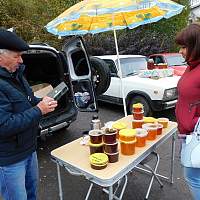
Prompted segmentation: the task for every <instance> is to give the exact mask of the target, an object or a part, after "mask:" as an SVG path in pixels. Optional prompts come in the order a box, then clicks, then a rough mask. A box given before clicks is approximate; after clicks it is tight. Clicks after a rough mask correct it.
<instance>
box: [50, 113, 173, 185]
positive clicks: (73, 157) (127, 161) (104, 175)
mask: <svg viewBox="0 0 200 200" xmlns="http://www.w3.org/2000/svg"><path fill="white" fill-rule="evenodd" d="M118 121H123V122H125V123H127V124H128V127H131V121H132V115H129V116H127V117H124V118H122V119H120V120H118ZM176 131H177V123H175V122H169V126H168V127H167V128H165V129H163V133H162V135H158V136H157V138H156V140H154V141H148V140H147V143H146V146H145V147H136V149H135V154H134V155H131V156H125V155H122V154H121V153H119V161H118V162H116V163H108V166H107V167H106V168H105V169H102V170H95V169H92V168H91V166H90V161H89V155H90V151H89V147H88V146H83V145H81V144H80V141H81V139H82V138H79V139H77V140H74V141H72V142H70V143H68V144H66V145H63V146H61V147H59V148H57V149H55V150H53V151H52V152H51V155H52V158H53V159H54V160H56V162H58V163H59V164H60V165H64V166H65V167H66V168H69V169H71V170H73V171H74V170H75V172H79V173H81V174H83V175H84V176H86V177H87V178H88V179H91V180H92V181H93V182H95V183H97V184H100V185H102V186H105V185H112V184H113V183H114V182H116V181H117V179H118V180H119V178H120V177H123V176H124V175H126V174H127V173H128V172H129V171H130V170H131V169H132V168H134V166H136V165H137V164H138V163H139V162H141V161H142V160H143V159H144V158H145V157H146V156H147V155H149V154H150V152H152V151H153V150H154V149H155V148H156V147H157V146H159V145H160V144H161V143H162V142H165V141H166V140H167V139H168V138H169V137H171V136H172V135H173V134H175V132H176ZM119 151H120V145H119Z"/></svg>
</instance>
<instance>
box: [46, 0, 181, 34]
mask: <svg viewBox="0 0 200 200" xmlns="http://www.w3.org/2000/svg"><path fill="white" fill-rule="evenodd" d="M182 9H183V6H182V5H180V4H177V3H175V2H172V1H170V0H123V1H121V0H112V1H111V0H85V1H81V2H79V3H77V4H75V5H74V6H72V7H70V8H69V9H67V10H66V11H65V12H63V13H62V14H61V15H59V16H58V17H57V18H55V19H54V20H53V21H51V22H49V23H48V24H47V25H46V28H47V31H48V32H50V33H52V34H54V35H58V36H66V35H83V34H86V33H92V34H95V33H100V32H105V31H110V30H113V29H124V28H130V29H132V28H135V27H137V26H140V25H143V24H148V23H152V22H156V21H158V20H160V19H162V18H170V17H172V16H174V15H177V14H179V13H180V12H181V11H182Z"/></svg>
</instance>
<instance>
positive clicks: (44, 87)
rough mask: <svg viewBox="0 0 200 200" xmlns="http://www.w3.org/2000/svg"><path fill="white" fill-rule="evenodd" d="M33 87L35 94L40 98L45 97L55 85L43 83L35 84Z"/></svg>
mask: <svg viewBox="0 0 200 200" xmlns="http://www.w3.org/2000/svg"><path fill="white" fill-rule="evenodd" d="M31 88H32V90H33V92H34V95H35V96H36V97H39V98H43V97H44V96H46V95H47V94H48V93H49V92H50V91H52V90H53V87H52V86H51V85H50V84H48V83H41V84H37V85H33V86H32V87H31Z"/></svg>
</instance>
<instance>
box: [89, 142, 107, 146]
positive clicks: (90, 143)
mask: <svg viewBox="0 0 200 200" xmlns="http://www.w3.org/2000/svg"><path fill="white" fill-rule="evenodd" d="M103 145H104V143H103V142H102V143H99V144H94V143H92V142H91V141H89V146H91V147H101V146H103Z"/></svg>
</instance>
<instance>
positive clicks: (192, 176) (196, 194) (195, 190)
mask: <svg viewBox="0 0 200 200" xmlns="http://www.w3.org/2000/svg"><path fill="white" fill-rule="evenodd" d="M184 177H185V180H186V181H187V183H188V185H189V188H190V191H191V193H192V196H193V198H194V200H199V199H200V168H190V167H184Z"/></svg>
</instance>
